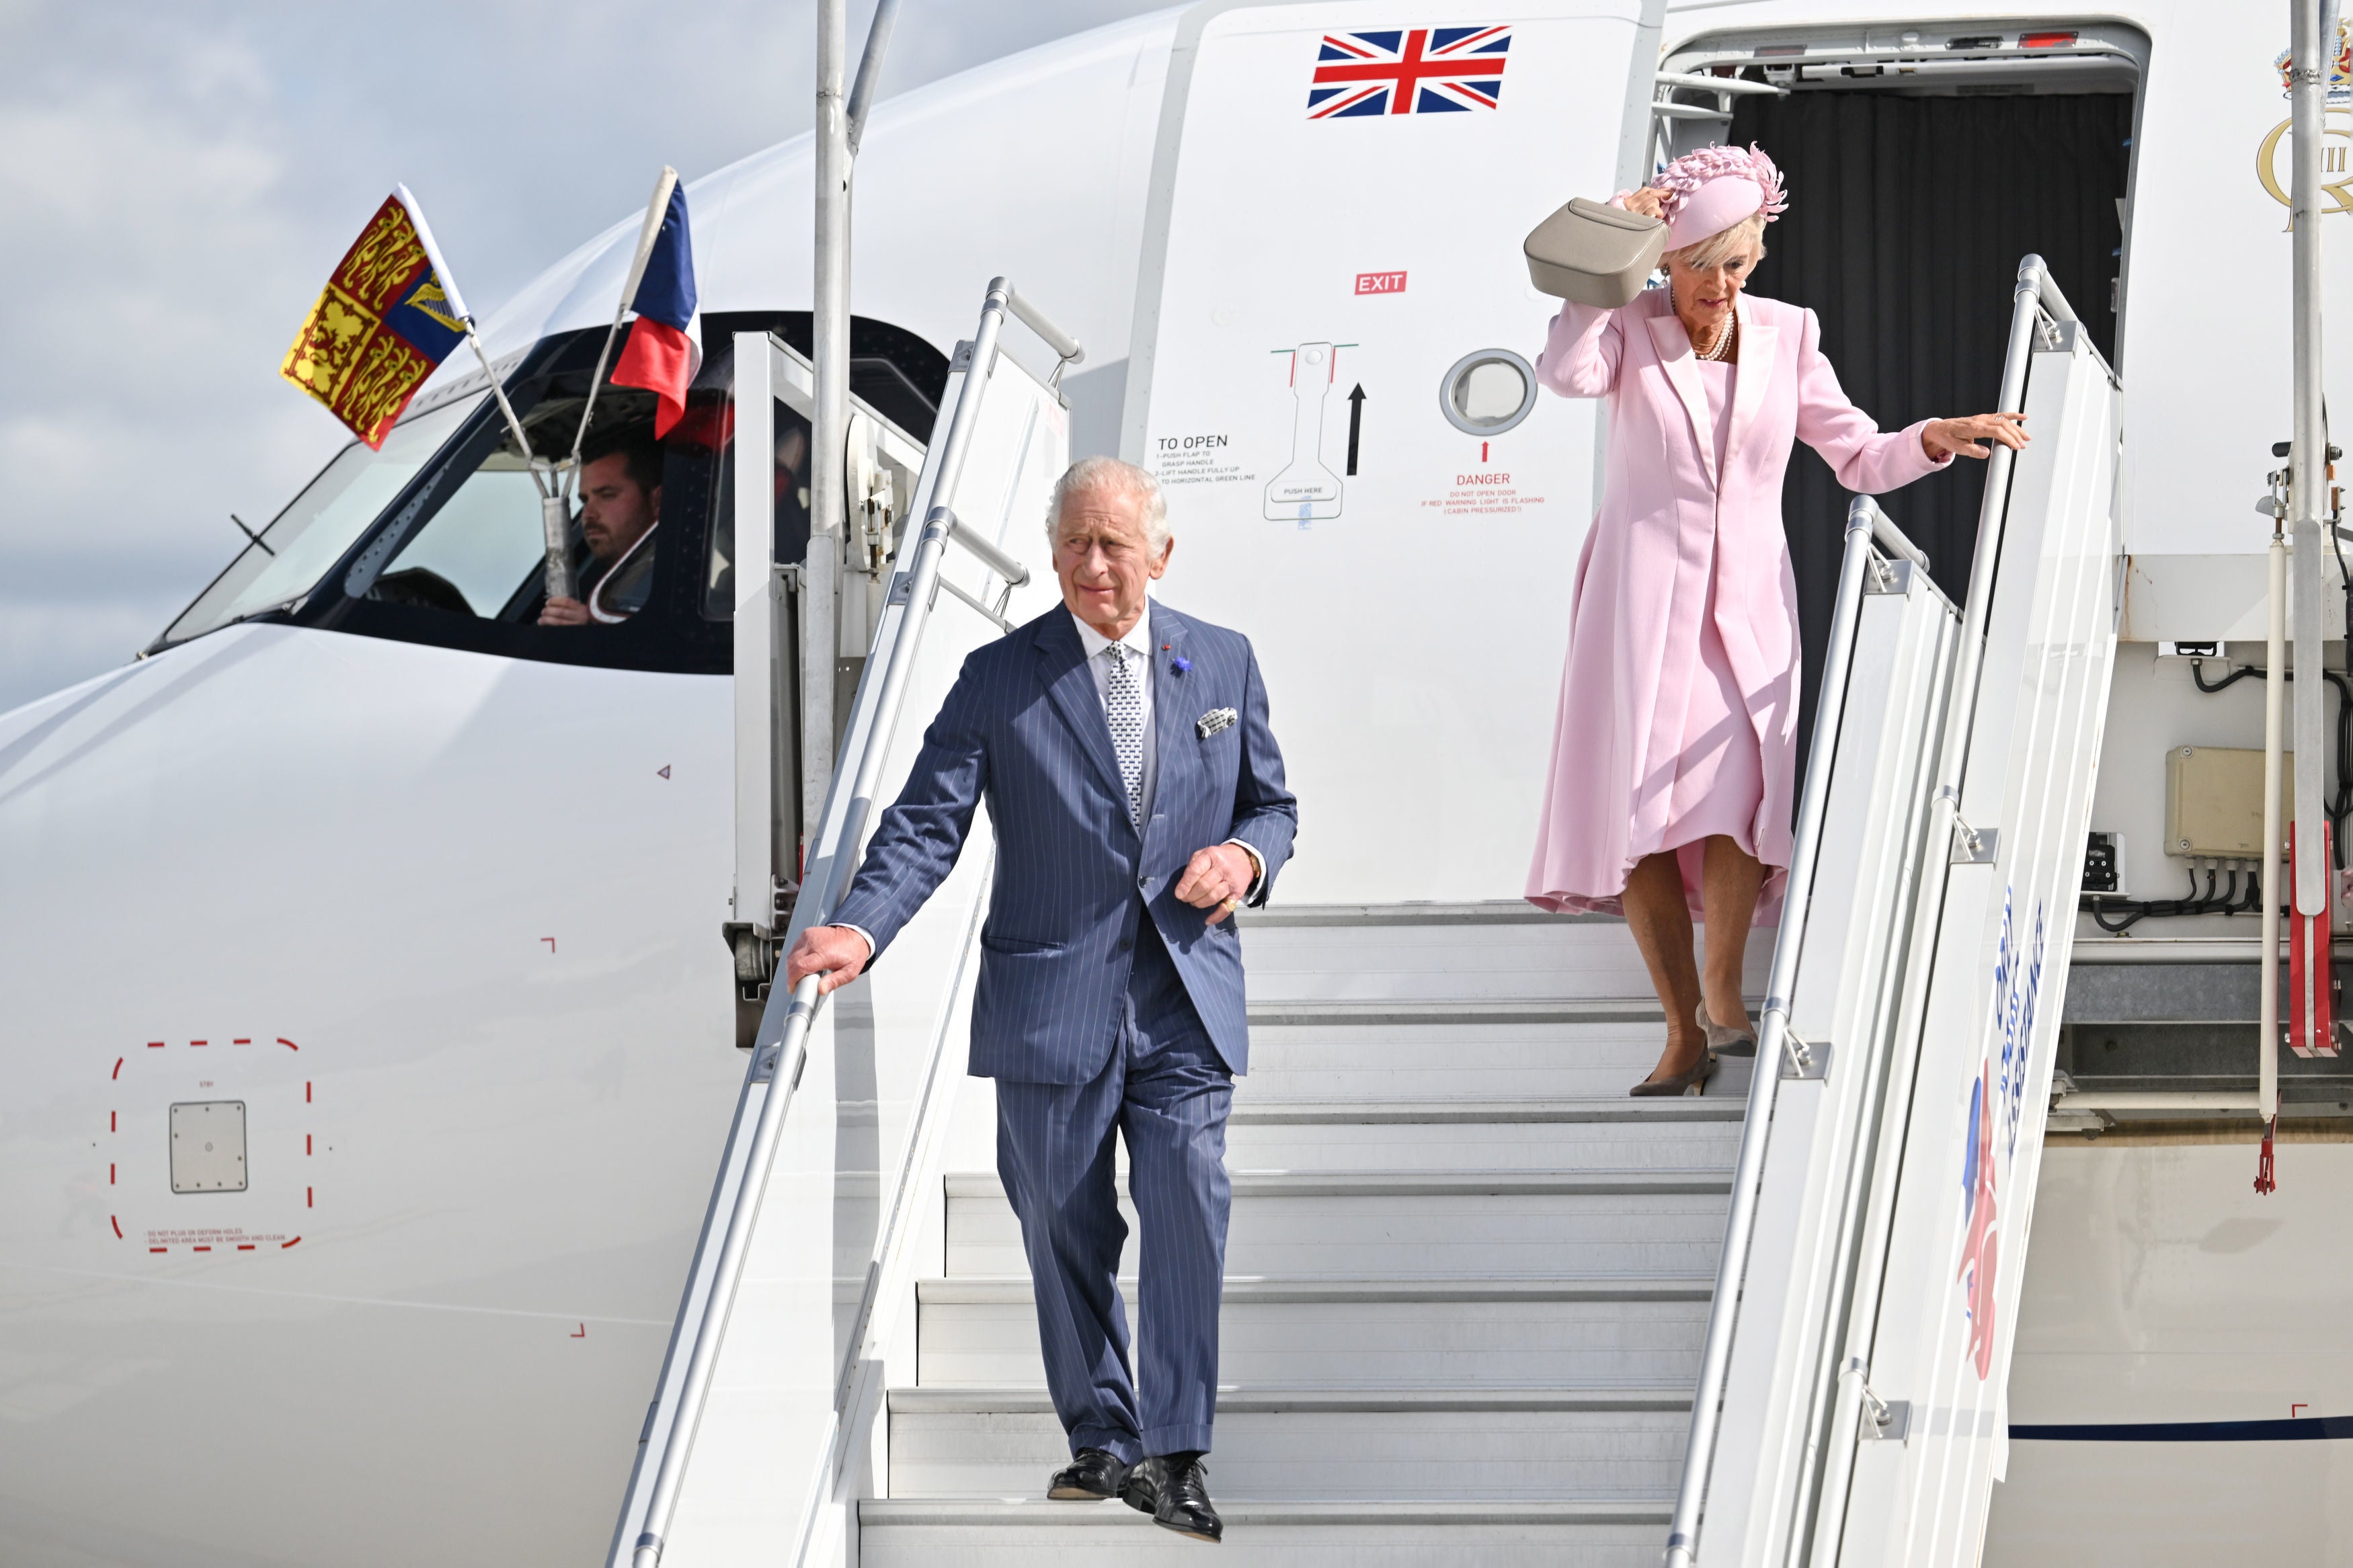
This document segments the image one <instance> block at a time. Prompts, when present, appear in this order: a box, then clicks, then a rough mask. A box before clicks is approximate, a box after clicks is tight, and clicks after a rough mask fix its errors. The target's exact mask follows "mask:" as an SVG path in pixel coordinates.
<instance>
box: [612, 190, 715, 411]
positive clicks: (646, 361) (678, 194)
mask: <svg viewBox="0 0 2353 1568" xmlns="http://www.w3.org/2000/svg"><path fill="white" fill-rule="evenodd" d="M629 309H631V310H635V311H636V312H637V313H638V319H637V321H635V322H634V323H633V324H632V325H631V326H630V328H629V341H628V344H627V345H626V346H625V347H624V348H623V349H622V350H621V359H620V363H617V364H616V365H615V366H614V367H613V384H614V385H615V386H635V387H640V388H643V389H644V390H645V391H647V392H650V393H652V394H653V395H655V396H656V397H658V398H659V399H660V400H661V407H660V408H659V410H658V411H657V412H656V413H655V415H654V438H655V439H656V440H659V439H660V438H661V437H665V436H667V435H669V434H670V426H673V425H675V424H677V423H678V421H679V417H680V416H681V415H683V414H684V413H685V412H686V389H687V388H688V387H689V386H691V384H693V382H694V375H695V373H696V372H697V371H699V370H701V369H702V315H701V313H700V312H699V311H698V310H697V308H696V300H695V293H694V242H693V240H692V239H691V237H690V236H689V235H688V232H687V224H686V187H685V186H684V185H683V184H677V185H672V186H671V187H670V205H669V207H668V208H667V209H665V210H664V212H663V213H662V220H661V230H660V232H659V234H658V235H657V236H656V237H655V238H654V248H653V253H652V254H651V255H650V256H649V257H648V258H646V271H645V276H644V277H642V278H640V279H638V291H637V294H636V297H635V298H633V299H632V300H630V301H629Z"/></svg>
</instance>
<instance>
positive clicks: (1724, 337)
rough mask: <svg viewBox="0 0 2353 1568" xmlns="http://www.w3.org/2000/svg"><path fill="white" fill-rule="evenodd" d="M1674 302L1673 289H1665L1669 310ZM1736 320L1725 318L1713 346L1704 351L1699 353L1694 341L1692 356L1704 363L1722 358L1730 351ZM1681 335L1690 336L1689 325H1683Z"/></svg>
mask: <svg viewBox="0 0 2353 1568" xmlns="http://www.w3.org/2000/svg"><path fill="white" fill-rule="evenodd" d="M1674 304H1675V291H1674V290H1673V289H1668V290H1667V308H1668V309H1669V310H1672V309H1674ZM1738 320H1739V319H1738V318H1737V317H1730V318H1727V319H1726V320H1725V323H1724V331H1720V332H1718V333H1716V334H1715V344H1714V346H1712V347H1711V348H1709V350H1708V351H1707V352H1706V353H1700V352H1699V345H1698V344H1697V343H1694V344H1693V345H1692V357H1693V358H1694V359H1697V360H1702V361H1704V362H1705V363H1709V364H1714V363H1716V362H1717V361H1718V360H1721V359H1722V358H1724V356H1725V354H1727V353H1731V352H1732V331H1733V328H1734V327H1736V325H1738ZM1683 335H1684V336H1685V337H1689V336H1691V329H1690V328H1689V327H1685V328H1684V329H1683Z"/></svg>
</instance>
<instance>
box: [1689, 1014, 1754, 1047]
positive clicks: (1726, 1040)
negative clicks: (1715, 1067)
mask: <svg viewBox="0 0 2353 1568" xmlns="http://www.w3.org/2000/svg"><path fill="white" fill-rule="evenodd" d="M1699 1027H1700V1033H1702V1034H1703V1035H1705V1036H1706V1037H1707V1048H1708V1053H1709V1054H1710V1055H1711V1056H1719V1057H1753V1056H1755V1055H1756V1054H1757V1031H1756V1030H1754V1029H1736V1028H1733V1027H1732V1026H1729V1025H1725V1024H1712V1023H1710V1022H1708V1016H1707V1004H1706V1003H1704V1002H1703V1003H1701V1004H1700V1005H1699Z"/></svg>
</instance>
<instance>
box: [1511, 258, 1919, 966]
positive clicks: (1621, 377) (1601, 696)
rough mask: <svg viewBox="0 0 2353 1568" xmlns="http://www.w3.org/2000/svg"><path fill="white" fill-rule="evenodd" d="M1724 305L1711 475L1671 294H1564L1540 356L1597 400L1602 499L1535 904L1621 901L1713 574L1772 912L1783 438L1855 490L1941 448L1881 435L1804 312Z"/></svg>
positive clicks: (1682, 707) (1785, 713) (1783, 656)
mask: <svg viewBox="0 0 2353 1568" xmlns="http://www.w3.org/2000/svg"><path fill="white" fill-rule="evenodd" d="M1736 308H1737V310H1738V311H1739V316H1740V342H1739V362H1738V363H1739V369H1738V374H1737V375H1736V377H1735V380H1734V393H1733V408H1732V421H1731V433H1730V437H1729V439H1728V441H1727V443H1726V447H1725V464H1724V468H1725V471H1724V472H1723V473H1722V474H1721V475H1719V474H1718V473H1717V472H1716V471H1715V468H1716V464H1715V426H1714V422H1713V421H1712V420H1711V418H1710V417H1709V413H1708V404H1707V391H1706V388H1705V386H1704V384H1702V382H1701V379H1700V370H1699V366H1698V362H1697V361H1696V360H1695V359H1694V356H1693V353H1692V346H1691V339H1690V337H1689V335H1688V334H1686V333H1685V331H1683V322H1682V321H1681V320H1679V319H1678V318H1677V317H1676V315H1675V314H1674V311H1673V310H1672V308H1671V306H1670V304H1669V301H1668V297H1667V291H1666V290H1665V289H1649V290H1646V291H1645V292H1644V293H1643V294H1642V296H1641V298H1640V299H1638V300H1635V301H1634V302H1633V303H1631V304H1630V305H1627V306H1625V307H1624V308H1623V309H1621V310H1594V309H1591V308H1588V307H1587V306H1582V305H1574V304H1571V305H1564V306H1563V307H1562V310H1561V312H1560V314H1559V315H1558V316H1557V317H1556V318H1555V319H1554V321H1553V323H1552V331H1551V335H1550V337H1549V339H1548V340H1547V341H1546V345H1545V352H1544V353H1543V354H1542V356H1541V357H1539V358H1538V359H1537V361H1536V375H1537V378H1538V379H1539V380H1541V381H1542V382H1543V383H1544V384H1546V386H1549V387H1551V388H1552V389H1553V390H1554V391H1555V392H1557V393H1559V394H1561V395H1563V396H1566V397H1606V398H1608V399H1609V448H1608V453H1607V456H1606V458H1605V459H1604V464H1605V466H1604V470H1603V473H1604V482H1603V486H1602V499H1601V510H1600V512H1599V515H1598V516H1596V517H1595V519H1594V521H1593V528H1592V531H1590V532H1589V533H1588V534H1587V535H1586V540H1585V550H1584V553H1583V554H1582V556H1580V557H1579V559H1578V561H1577V582H1576V586H1575V588H1574V589H1573V591H1572V594H1571V597H1570V611H1569V641H1568V668H1567V673H1566V675H1565V676H1564V677H1563V679H1562V681H1561V692H1560V714H1559V719H1558V721H1557V724H1556V728H1555V730H1554V733H1553V752H1552V767H1551V772H1550V777H1549V779H1548V780H1547V782H1546V789H1545V804H1544V810H1543V815H1542V816H1541V818H1540V820H1539V821H1538V822H1537V825H1536V845H1535V861H1534V863H1533V864H1532V865H1531V866H1530V868H1529V869H1528V888H1527V897H1528V899H1529V900H1530V901H1531V902H1533V903H1536V904H1540V905H1542V906H1544V907H1545V908H1546V909H1553V910H1604V911H1607V912H1609V913H1612V914H1615V913H1618V912H1620V903H1619V898H1620V894H1622V893H1623V892H1624V891H1625V889H1626V878H1627V875H1628V873H1629V872H1630V871H1631V870H1632V869H1633V868H1634V865H1635V863H1636V862H1637V861H1639V860H1641V859H1642V858H1645V857H1647V856H1651V855H1655V854H1657V853H1659V852H1660V851H1661V849H1662V847H1665V845H1666V844H1667V843H1668V834H1669V831H1670V829H1671V827H1672V824H1671V823H1670V821H1669V820H1668V817H1669V805H1670V798H1671V796H1672V786H1673V783H1674V778H1675V773H1676V767H1677V761H1678V754H1679V748H1680V747H1681V746H1682V743H1683V715H1684V713H1685V711H1686V705H1687V703H1688V701H1689V699H1690V694H1691V690H1692V682H1693V679H1694V675H1695V674H1697V673H1698V671H1699V667H1700V621H1699V617H1700V616H1701V615H1702V613H1703V611H1704V605H1705V602H1706V599H1707V590H1708V579H1709V574H1711V573H1713V574H1715V626H1716V630H1717V633H1718V635H1719V636H1720V637H1722V639H1723V643H1724V650H1725V660H1726V662H1727V663H1728V664H1729V666H1730V668H1731V670H1732V673H1733V677H1734V679H1735V682H1736V684H1737V685H1738V687H1739V689H1740V690H1741V693H1742V695H1743V698H1744V700H1745V702H1746V707H1747V710H1748V716H1749V719H1750V721H1751V722H1752V723H1754V724H1755V726H1756V730H1757V744H1758V746H1759V749H1760V751H1761V752H1762V761H1763V764H1764V777H1765V788H1764V798H1763V800H1762V802H1761V803H1760V804H1759V805H1758V806H1757V817H1756V823H1755V837H1754V839H1753V842H1754V843H1755V845H1756V847H1757V858H1758V859H1760V860H1762V861H1763V862H1764V863H1765V865H1766V866H1767V881H1766V886H1765V896H1764V898H1763V899H1762V900H1759V903H1758V909H1757V922H1758V923H1759V924H1764V923H1766V922H1767V921H1770V920H1772V919H1774V918H1775V916H1776V912H1777V911H1778V906H1779V902H1780V893H1781V886H1782V883H1783V882H1784V881H1785V880H1786V878H1787V870H1788V864H1789V851H1790V823H1789V818H1790V813H1791V809H1792V801H1793V796H1794V784H1795V777H1796V753H1797V732H1798V692H1799V684H1798V682H1799V668H1798V666H1799V648H1798V595H1797V582H1796V578H1795V577H1794V575H1793V574H1792V573H1791V571H1790V567H1789V549H1788V542H1787V541H1786V540H1785V538H1784V537H1783V534H1782V531H1781V476H1782V474H1783V472H1784V471H1785V470H1786V469H1787V468H1788V464H1789V443H1790V441H1791V440H1792V439H1800V440H1803V441H1804V442H1805V443H1806V444H1807V445H1808V446H1810V447H1813V448H1814V449H1815V450H1816V451H1818V452H1820V454H1821V455H1822V457H1823V458H1825V459H1826V460H1827V461H1828V462H1829V463H1830V465H1831V468H1832V470H1834V471H1835V472H1836V473H1837V475H1838V478H1839V482H1840V483H1841V484H1842V485H1844V486H1845V487H1846V488H1847V489H1851V490H1858V491H1862V492H1864V493H1867V494H1878V493H1881V492H1883V491H1886V490H1892V489H1896V488H1897V487H1899V486H1902V485H1907V484H1910V483H1911V482H1912V481H1913V480H1914V479H1918V478H1920V477H1921V476H1922V475H1923V474H1926V473H1930V472H1932V471H1934V470H1935V469H1936V468H1941V467H1943V466H1945V464H1947V463H1950V462H1951V460H1952V459H1951V458H1950V457H1947V458H1945V459H1943V461H1942V462H1937V461H1933V460H1931V459H1930V458H1929V457H1928V455H1927V452H1926V448H1925V447H1922V445H1921V443H1920V432H1921V429H1922V426H1925V425H1926V423H1927V422H1926V420H1923V421H1922V422H1921V423H1920V424H1919V425H1914V426H1909V427H1907V428H1905V429H1903V430H1900V431H1897V432H1895V433H1894V434H1893V435H1883V434H1881V432H1880V430H1879V427H1878V426H1877V425H1875V424H1873V421H1872V419H1871V417H1870V416H1868V415H1866V414H1864V413H1863V412H1862V410H1861V409H1859V408H1857V407H1855V405H1853V404H1852V403H1849V402H1848V401H1847V400H1846V395H1845V394H1843V393H1842V392H1841V391H1840V390H1839V383H1838V375H1837V373H1836V372H1834V371H1832V370H1831V363H1830V361H1828V360H1826V359H1824V358H1823V357H1822V352H1821V323H1820V321H1817V320H1816V319H1815V317H1814V313H1813V312H1812V311H1811V310H1802V309H1799V308H1798V307H1796V306H1791V305H1785V304H1781V303H1779V302H1778V301H1777V300H1757V299H1750V298H1747V297H1746V296H1744V297H1742V298H1741V299H1740V300H1739V301H1738V304H1737V307H1736ZM1841 521H1842V520H1841V519H1839V518H1834V517H1825V518H1821V519H1820V520H1819V521H1818V525H1819V526H1820V527H1822V528H1825V529H1834V528H1837V527H1839V526H1840V525H1841ZM1686 882H1687V884H1688V882H1689V879H1688V877H1687V878H1686ZM1694 892H1695V889H1694ZM1697 912H1698V910H1697V906H1696V903H1695V902H1694V914H1696V913H1697Z"/></svg>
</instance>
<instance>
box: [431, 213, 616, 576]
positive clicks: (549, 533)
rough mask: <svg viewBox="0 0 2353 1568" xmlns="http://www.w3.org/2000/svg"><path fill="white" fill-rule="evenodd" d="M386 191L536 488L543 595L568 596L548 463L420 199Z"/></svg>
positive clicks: (568, 549) (566, 512)
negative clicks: (543, 553)
mask: <svg viewBox="0 0 2353 1568" xmlns="http://www.w3.org/2000/svg"><path fill="white" fill-rule="evenodd" d="M392 194H393V195H395V196H396V197H398V198H399V200H400V205H401V209H402V210H403V211H405V212H406V213H407V214H408V222H409V226H411V227H413V228H415V229H416V230H417V243H418V244H420V245H422V246H423V247H425V261H426V264H427V266H429V267H431V268H433V276H434V277H435V278H437V279H440V283H441V297H442V299H443V300H445V301H447V302H448V306H449V313H450V314H451V315H452V316H455V317H456V318H457V319H458V324H459V326H461V327H463V328H464V329H465V330H466V341H467V342H469V343H471V344H472V345H473V348H474V358H475V359H476V360H478V361H480V363H481V366H482V375H483V378H484V379H485V380H487V381H488V382H489V383H490V384H491V396H493V397H495V398H497V399H498V400H499V412H500V413H501V414H503V415H505V416H506V420H507V428H508V429H509V430H510V431H512V433H513V435H514V439H515V445H516V446H517V447H521V448H522V460H523V466H524V467H525V468H529V469H530V470H531V482H532V483H533V485H535V486H537V487H538V489H539V521H540V529H541V531H542V532H543V533H544V534H545V536H546V540H547V596H548V597H549V598H551V599H569V598H571V597H573V596H574V595H575V592H576V591H577V590H576V588H575V584H574V583H573V580H572V542H571V531H572V514H571V510H570V509H569V508H567V507H566V506H565V504H564V497H563V496H562V495H561V494H560V493H559V492H558V491H557V489H556V488H555V483H554V476H553V475H552V473H551V472H550V471H549V469H550V465H545V464H543V463H541V462H540V461H539V459H538V458H534V457H533V456H532V451H531V437H530V436H529V435H528V434H526V433H525V432H524V430H523V427H522V417H521V416H518V415H517V414H516V413H515V411H514V405H513V404H512V403H510V402H508V401H507V389H506V387H505V386H504V384H501V382H500V380H499V377H498V373H497V372H496V371H494V370H492V369H491V356H490V353H489V352H488V351H487V350H485V349H484V348H483V347H482V335H481V334H480V332H478V331H475V330H474V317H473V312H471V311H470V310H467V309H466V301H465V300H464V299H463V298H462V297H460V296H459V292H458V279H457V278H456V277H455V275H453V274H452V273H451V272H450V270H449V264H448V262H446V261H444V260H442V259H441V247H439V246H438V245H436V244H435V243H434V242H433V226H432V225H431V224H428V223H427V222H426V221H425V208H424V207H423V206H422V205H419V204H418V202H417V198H416V196H414V195H411V194H410V192H409V189H408V187H407V186H406V185H397V184H396V185H395V186H393V187H392Z"/></svg>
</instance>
